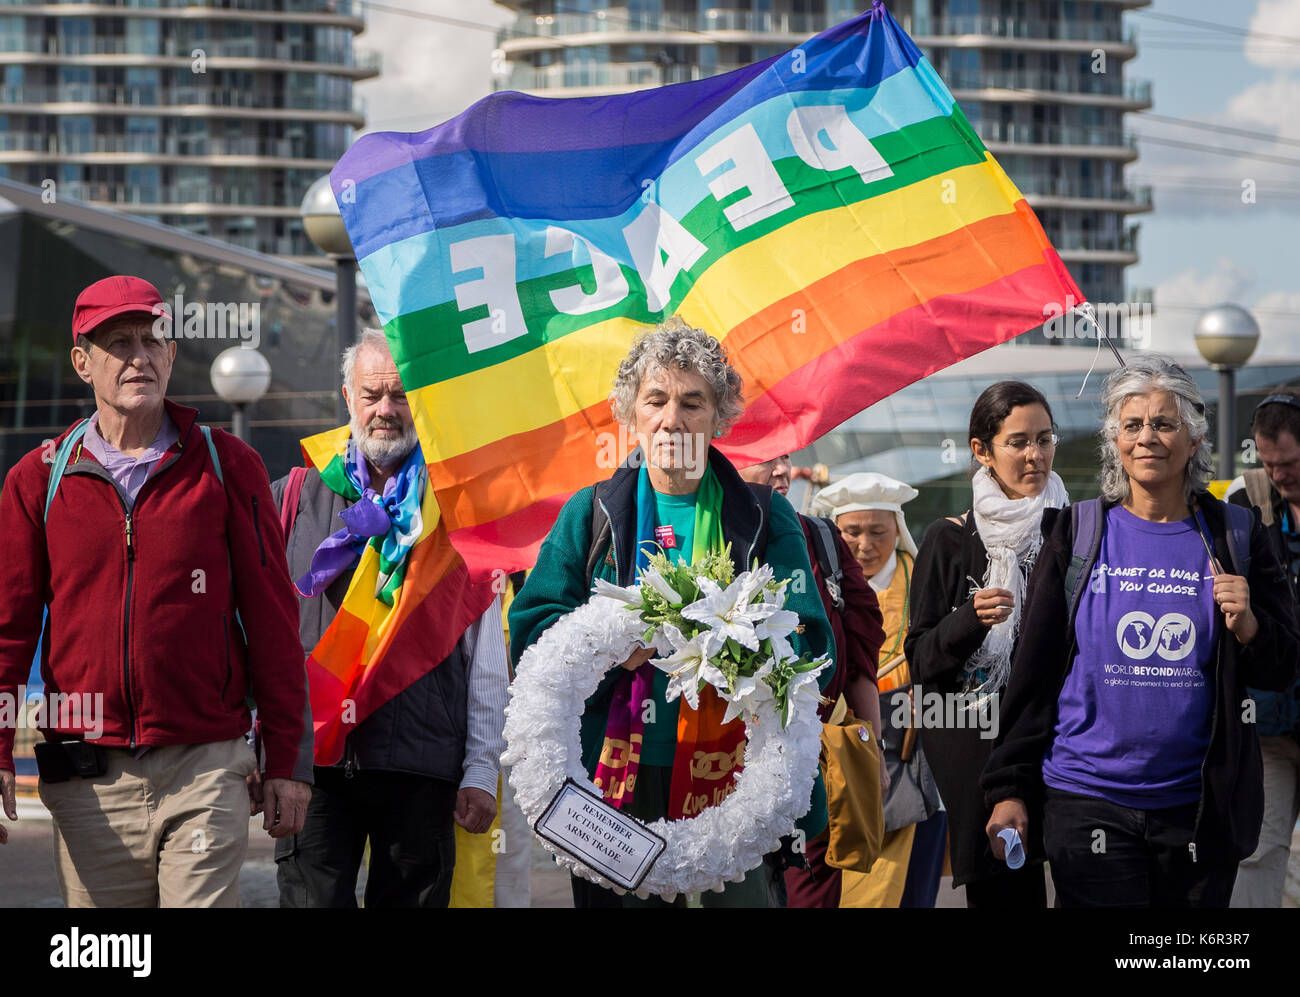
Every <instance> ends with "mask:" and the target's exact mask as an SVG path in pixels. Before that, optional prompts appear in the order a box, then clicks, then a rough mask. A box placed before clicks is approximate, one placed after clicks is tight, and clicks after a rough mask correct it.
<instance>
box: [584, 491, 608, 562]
mask: <svg viewBox="0 0 1300 997" xmlns="http://www.w3.org/2000/svg"><path fill="white" fill-rule="evenodd" d="M605 484H606V482H604V481H598V482H596V484H595V485H593V486H592V489H591V546H590V547H589V548H588V549H587V574H586V575H585V576H584V577H586V578H588V579H590V578H594V577H595V575H596V568H597V567H598V566H599V565H600V562H601V561H602V560H603V559H604V556H605V551H606V549H607V548H608V547H609V545H610V544H611V543H613V541H614V535H613V528H612V527H611V525H610V522H609V517H608V516H606V515H605V510H604V509H603V508H601V505H600V493H601V491H602V490H603V488H604V486H605ZM597 522H600V527H599V528H597V527H596V523H597Z"/></svg>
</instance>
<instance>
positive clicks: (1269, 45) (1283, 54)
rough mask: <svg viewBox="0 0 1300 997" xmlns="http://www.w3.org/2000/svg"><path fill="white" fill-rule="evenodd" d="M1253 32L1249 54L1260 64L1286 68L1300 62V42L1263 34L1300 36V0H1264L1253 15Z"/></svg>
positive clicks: (1249, 56)
mask: <svg viewBox="0 0 1300 997" xmlns="http://www.w3.org/2000/svg"><path fill="white" fill-rule="evenodd" d="M1250 31H1251V32H1252V34H1251V36H1250V37H1248V38H1247V39H1246V45H1245V51H1246V58H1247V59H1249V60H1250V61H1251V62H1253V63H1255V65H1257V66H1270V67H1273V68H1286V67H1297V66H1300V45H1295V44H1293V43H1288V42H1285V41H1279V40H1277V39H1275V38H1261V37H1256V36H1257V35H1284V36H1286V37H1288V38H1300V3H1297V2H1296V0H1260V3H1259V6H1258V7H1256V8H1255V13H1254V14H1253V15H1252V16H1251V18H1250Z"/></svg>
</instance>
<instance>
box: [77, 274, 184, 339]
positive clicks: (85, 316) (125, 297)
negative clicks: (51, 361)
mask: <svg viewBox="0 0 1300 997" xmlns="http://www.w3.org/2000/svg"><path fill="white" fill-rule="evenodd" d="M135 313H139V314H141V315H148V316H150V317H151V318H156V317H157V316H159V315H166V316H167V318H168V319H169V320H170V319H171V313H170V312H169V311H168V310H167V306H166V305H165V304H163V299H162V295H161V294H159V293H158V288H156V287H154V286H153V285H152V284H150V283H149V282H148V281H147V280H144V279H143V278H141V277H105V278H104V279H103V280H97V281H95V283H93V284H91V285H90V286H89V287H88V288H86V289H85V290H84V291H82V292H81V293H80V294H79V295H77V303H76V304H75V305H73V306H72V343H73V345H74V346H75V345H76V343H77V337H78V336H81V335H87V336H88V335H90V334H91V333H92V332H94V331H95V330H96V329H97V328H99V326H101V325H103V324H104V323H105V322H107V321H108V320H109V319H111V318H117V317H118V316H119V315H131V314H135Z"/></svg>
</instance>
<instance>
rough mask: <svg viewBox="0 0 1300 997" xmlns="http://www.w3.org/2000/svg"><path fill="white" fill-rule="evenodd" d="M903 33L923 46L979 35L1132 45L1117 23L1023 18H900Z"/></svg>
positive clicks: (1134, 40) (1132, 40)
mask: <svg viewBox="0 0 1300 997" xmlns="http://www.w3.org/2000/svg"><path fill="white" fill-rule="evenodd" d="M899 23H900V24H901V25H902V26H903V30H904V31H906V32H907V33H908V34H909V35H911V36H912V37H913V38H915V39H916V40H917V44H918V45H923V44H926V43H927V42H928V40H929V39H931V38H945V37H947V38H951V37H954V36H962V35H983V36H985V37H991V38H1016V39H1022V40H1036V41H1071V42H1110V43H1112V44H1116V45H1136V43H1137V36H1136V34H1135V33H1134V32H1133V31H1132V29H1130V30H1128V31H1125V30H1124V27H1123V25H1122V24H1120V23H1119V22H1118V21H1116V22H1112V23H1108V24H1098V23H1097V22H1095V21H1080V20H1074V21H1067V20H1064V19H1057V20H1050V21H1044V20H1035V19H1029V18H1023V17H996V16H989V15H985V14H969V15H958V16H955V17H910V16H909V17H903V18H900V19H899Z"/></svg>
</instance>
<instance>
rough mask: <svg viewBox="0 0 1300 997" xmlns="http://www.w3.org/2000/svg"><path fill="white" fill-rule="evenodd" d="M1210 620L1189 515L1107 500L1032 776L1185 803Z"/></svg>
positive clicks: (1191, 788)
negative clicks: (1051, 731)
mask: <svg viewBox="0 0 1300 997" xmlns="http://www.w3.org/2000/svg"><path fill="white" fill-rule="evenodd" d="M1220 626H1221V624H1220V614H1219V611H1218V607H1217V606H1216V605H1215V603H1214V576H1213V574H1212V573H1211V571H1210V563H1209V556H1208V555H1207V554H1206V551H1205V544H1204V542H1203V541H1202V539H1201V537H1200V535H1199V534H1198V531H1197V529H1196V526H1195V523H1194V521H1193V520H1191V519H1184V520H1182V521H1180V522H1177V523H1153V522H1149V521H1148V520H1145V519H1141V518H1139V517H1137V516H1135V515H1133V514H1132V513H1131V512H1128V511H1126V510H1125V509H1123V508H1122V507H1120V506H1112V507H1111V508H1110V509H1109V510H1107V512H1106V526H1105V531H1104V533H1103V535H1102V541H1101V552H1100V554H1099V555H1098V559H1097V565H1096V567H1095V568H1094V570H1093V573H1092V577H1091V578H1090V580H1089V584H1088V587H1087V588H1086V590H1085V591H1084V593H1083V595H1082V597H1081V599H1080V601H1079V613H1078V616H1077V617H1076V618H1075V632H1076V634H1077V635H1078V646H1079V650H1078V652H1077V653H1076V655H1075V658H1074V665H1073V667H1072V668H1071V670H1070V673H1069V675H1068V676H1067V678H1066V680H1065V685H1064V686H1063V687H1062V689H1061V695H1060V698H1059V700H1058V702H1057V721H1056V736H1055V739H1054V740H1053V741H1052V745H1051V747H1050V748H1049V749H1048V751H1047V754H1046V755H1045V756H1044V757H1043V782H1045V783H1046V784H1047V785H1048V786H1051V787H1053V788H1055V789H1061V790H1065V791H1066V792H1071V793H1082V794H1084V795H1086V796H1100V797H1101V798H1102V799H1105V800H1109V801H1110V802H1112V803H1117V804H1119V805H1120V806H1125V807H1134V808H1137V809H1142V810H1154V809H1159V808H1161V807H1174V806H1181V805H1183V804H1186V803H1194V802H1196V800H1197V799H1199V798H1200V795H1201V763H1202V761H1203V760H1204V758H1205V752H1206V751H1207V750H1208V748H1209V744H1210V714H1211V712H1212V710H1213V708H1214V664H1215V661H1214V658H1215V651H1216V648H1217V646H1218V640H1219V636H1220Z"/></svg>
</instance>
